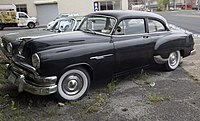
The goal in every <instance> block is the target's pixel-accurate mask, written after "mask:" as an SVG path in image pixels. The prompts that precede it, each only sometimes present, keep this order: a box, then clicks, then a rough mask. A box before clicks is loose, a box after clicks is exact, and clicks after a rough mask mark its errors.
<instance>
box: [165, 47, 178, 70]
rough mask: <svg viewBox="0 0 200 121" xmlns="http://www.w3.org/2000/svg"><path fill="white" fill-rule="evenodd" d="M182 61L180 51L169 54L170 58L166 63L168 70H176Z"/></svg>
mask: <svg viewBox="0 0 200 121" xmlns="http://www.w3.org/2000/svg"><path fill="white" fill-rule="evenodd" d="M180 61H181V54H180V51H174V52H171V53H170V54H169V57H168V60H167V62H166V63H165V67H166V69H167V70H168V71H172V70H175V69H176V68H177V67H178V66H179V64H180Z"/></svg>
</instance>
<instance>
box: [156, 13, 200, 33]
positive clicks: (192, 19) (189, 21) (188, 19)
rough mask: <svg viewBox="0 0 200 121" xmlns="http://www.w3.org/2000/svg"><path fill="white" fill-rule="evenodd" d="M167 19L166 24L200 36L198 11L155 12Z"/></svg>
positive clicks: (199, 14) (199, 15)
mask: <svg viewBox="0 0 200 121" xmlns="http://www.w3.org/2000/svg"><path fill="white" fill-rule="evenodd" d="M157 13H158V14H160V15H162V16H163V17H164V18H166V19H167V21H168V23H170V24H173V25H176V26H178V27H180V28H183V29H185V30H188V31H190V32H193V33H194V34H200V11H196V10H190V11H166V12H157Z"/></svg>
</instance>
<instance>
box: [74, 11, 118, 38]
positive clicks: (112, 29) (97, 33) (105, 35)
mask: <svg viewBox="0 0 200 121" xmlns="http://www.w3.org/2000/svg"><path fill="white" fill-rule="evenodd" d="M89 16H90V15H89ZM93 16H94V17H95V16H97V17H109V18H113V19H114V20H115V24H114V25H113V28H112V30H111V31H110V33H109V34H105V33H101V32H96V31H94V32H95V33H96V34H100V35H104V36H111V35H112V33H113V31H114V29H115V27H116V25H117V22H118V20H117V18H115V17H113V16H107V15H93ZM85 18H87V17H84V18H83V19H82V20H81V24H80V25H79V26H78V29H79V28H80V26H81V25H82V22H83V20H84V19H85ZM88 33H91V32H88Z"/></svg>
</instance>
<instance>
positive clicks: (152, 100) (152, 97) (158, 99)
mask: <svg viewBox="0 0 200 121" xmlns="http://www.w3.org/2000/svg"><path fill="white" fill-rule="evenodd" d="M148 99H149V101H148V102H147V104H152V103H157V102H163V101H170V100H171V97H162V96H156V95H155V94H154V93H152V94H151V95H150V96H149V97H148Z"/></svg>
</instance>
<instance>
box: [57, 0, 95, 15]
mask: <svg viewBox="0 0 200 121" xmlns="http://www.w3.org/2000/svg"><path fill="white" fill-rule="evenodd" d="M88 11H93V0H73V1H72V0H58V12H59V13H79V14H80V15H85V14H86V13H88Z"/></svg>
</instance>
